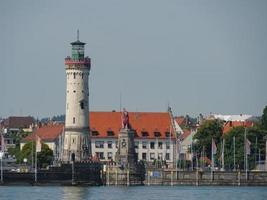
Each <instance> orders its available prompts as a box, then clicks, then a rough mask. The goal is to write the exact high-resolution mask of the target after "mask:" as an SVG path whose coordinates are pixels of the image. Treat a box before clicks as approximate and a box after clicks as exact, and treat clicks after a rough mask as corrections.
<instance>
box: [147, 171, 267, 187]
mask: <svg viewBox="0 0 267 200" xmlns="http://www.w3.org/2000/svg"><path fill="white" fill-rule="evenodd" d="M144 184H145V185H196V186H201V185H213V186H214V185H219V186H267V172H263V171H248V172H247V173H246V172H245V171H234V172H227V171H214V172H211V171H176V170H157V169H153V170H147V172H146V179H145V181H144Z"/></svg>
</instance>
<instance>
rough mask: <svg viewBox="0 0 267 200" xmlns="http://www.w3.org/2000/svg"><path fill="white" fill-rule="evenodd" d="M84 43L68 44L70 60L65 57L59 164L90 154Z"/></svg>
mask: <svg viewBox="0 0 267 200" xmlns="http://www.w3.org/2000/svg"><path fill="white" fill-rule="evenodd" d="M84 46H85V43H84V42H81V41H80V40H79V30H78V31H77V40H76V41H75V42H72V43H71V57H70V56H68V57H66V58H65V70H66V118H65V128H64V144H63V155H62V161H63V162H69V161H72V160H75V161H83V160H86V159H87V158H88V156H89V155H90V154H91V146H90V137H89V87H88V78H89V72H90V68H91V60H90V58H89V57H85V56H84Z"/></svg>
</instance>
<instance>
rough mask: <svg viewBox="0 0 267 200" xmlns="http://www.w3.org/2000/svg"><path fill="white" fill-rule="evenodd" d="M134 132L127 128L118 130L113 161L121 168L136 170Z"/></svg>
mask: <svg viewBox="0 0 267 200" xmlns="http://www.w3.org/2000/svg"><path fill="white" fill-rule="evenodd" d="M134 133H135V131H134V130H131V129H127V128H123V129H121V130H120V133H119V138H118V151H117V153H116V156H115V161H116V164H117V166H118V167H120V168H122V169H124V168H127V169H129V170H136V166H137V154H136V152H135V148H134Z"/></svg>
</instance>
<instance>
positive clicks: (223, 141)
mask: <svg viewBox="0 0 267 200" xmlns="http://www.w3.org/2000/svg"><path fill="white" fill-rule="evenodd" d="M224 144H225V139H224V138H223V140H222V169H221V170H222V171H224Z"/></svg>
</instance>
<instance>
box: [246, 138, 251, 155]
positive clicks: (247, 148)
mask: <svg viewBox="0 0 267 200" xmlns="http://www.w3.org/2000/svg"><path fill="white" fill-rule="evenodd" d="M250 145H251V142H250V141H249V140H248V139H246V154H247V155H250Z"/></svg>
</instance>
